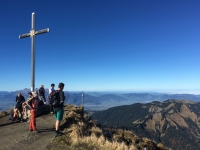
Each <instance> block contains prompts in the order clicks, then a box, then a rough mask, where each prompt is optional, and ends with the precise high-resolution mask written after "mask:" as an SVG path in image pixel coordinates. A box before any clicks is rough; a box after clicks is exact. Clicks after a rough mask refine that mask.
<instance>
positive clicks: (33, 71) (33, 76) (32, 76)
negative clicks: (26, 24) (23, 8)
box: [31, 12, 35, 92]
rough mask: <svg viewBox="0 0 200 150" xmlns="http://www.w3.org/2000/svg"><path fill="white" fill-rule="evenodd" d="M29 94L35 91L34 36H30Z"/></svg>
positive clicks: (33, 22)
mask: <svg viewBox="0 0 200 150" xmlns="http://www.w3.org/2000/svg"><path fill="white" fill-rule="evenodd" d="M31 30H32V31H33V32H34V31H35V13H34V12H33V13H32V25H31ZM31 54H32V55H31V56H32V58H31V92H33V91H34V90H35V36H34V35H33V36H31Z"/></svg>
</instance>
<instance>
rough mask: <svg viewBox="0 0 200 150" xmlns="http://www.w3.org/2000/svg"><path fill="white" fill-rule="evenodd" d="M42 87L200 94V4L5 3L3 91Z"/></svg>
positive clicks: (0, 39) (0, 9) (133, 0)
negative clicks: (33, 18) (43, 31)
mask: <svg viewBox="0 0 200 150" xmlns="http://www.w3.org/2000/svg"><path fill="white" fill-rule="evenodd" d="M32 12H35V14H36V30H40V29H44V28H50V32H49V33H46V34H42V35H37V36H36V78H35V80H36V83H35V86H36V87H37V88H38V87H39V86H40V85H41V84H43V85H44V86H45V87H49V86H50V84H51V83H55V84H56V87H57V85H58V83H59V82H64V83H65V85H66V86H65V90H68V91H82V90H83V91H155V92H156V91H172V92H178V91H184V93H188V92H189V91H190V92H191V91H195V92H197V93H200V78H199V77H200V68H199V66H200V1H199V0H181V1H180V0H60V1H57V0H49V1H45V0H43V1H41V0H17V1H16V0H9V1H8V0H1V1H0V54H1V55H0V70H1V71H0V90H1V91H2V90H4V91H13V90H19V89H23V88H30V84H31V81H30V80H31V39H30V38H25V39H19V35H20V34H23V33H28V32H29V31H30V30H31V14H32Z"/></svg>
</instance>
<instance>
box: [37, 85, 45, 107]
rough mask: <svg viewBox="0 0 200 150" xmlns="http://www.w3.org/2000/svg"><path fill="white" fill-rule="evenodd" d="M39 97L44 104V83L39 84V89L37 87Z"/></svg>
mask: <svg viewBox="0 0 200 150" xmlns="http://www.w3.org/2000/svg"><path fill="white" fill-rule="evenodd" d="M39 97H40V100H41V101H43V102H44V104H46V99H45V89H44V85H41V86H40V89H39Z"/></svg>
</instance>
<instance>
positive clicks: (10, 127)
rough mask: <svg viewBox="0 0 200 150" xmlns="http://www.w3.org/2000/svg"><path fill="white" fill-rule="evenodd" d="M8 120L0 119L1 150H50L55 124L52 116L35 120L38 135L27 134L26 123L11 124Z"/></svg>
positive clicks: (6, 118)
mask: <svg viewBox="0 0 200 150" xmlns="http://www.w3.org/2000/svg"><path fill="white" fill-rule="evenodd" d="M8 119H9V116H5V117H2V118H0V135H1V140H0V145H1V146H0V149H1V150H7V149H9V150H18V149H19V150H23V149H26V150H31V149H41V150H47V149H51V147H52V144H51V141H52V139H53V138H54V124H55V118H54V115H53V114H47V115H43V116H40V117H38V118H37V119H36V124H37V129H38V131H39V133H32V132H29V129H28V127H29V123H27V122H12V121H10V120H8Z"/></svg>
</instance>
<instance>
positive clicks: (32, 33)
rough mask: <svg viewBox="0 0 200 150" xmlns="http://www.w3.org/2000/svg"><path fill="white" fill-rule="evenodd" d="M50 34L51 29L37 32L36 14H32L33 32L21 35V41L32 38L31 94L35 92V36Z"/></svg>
mask: <svg viewBox="0 0 200 150" xmlns="http://www.w3.org/2000/svg"><path fill="white" fill-rule="evenodd" d="M47 32H49V28H46V29H42V30H38V31H35V13H34V12H33V13H32V20H31V31H30V33H25V34H22V35H19V39H22V38H26V37H30V38H31V92H33V91H34V90H35V35H37V34H43V33H47Z"/></svg>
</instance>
